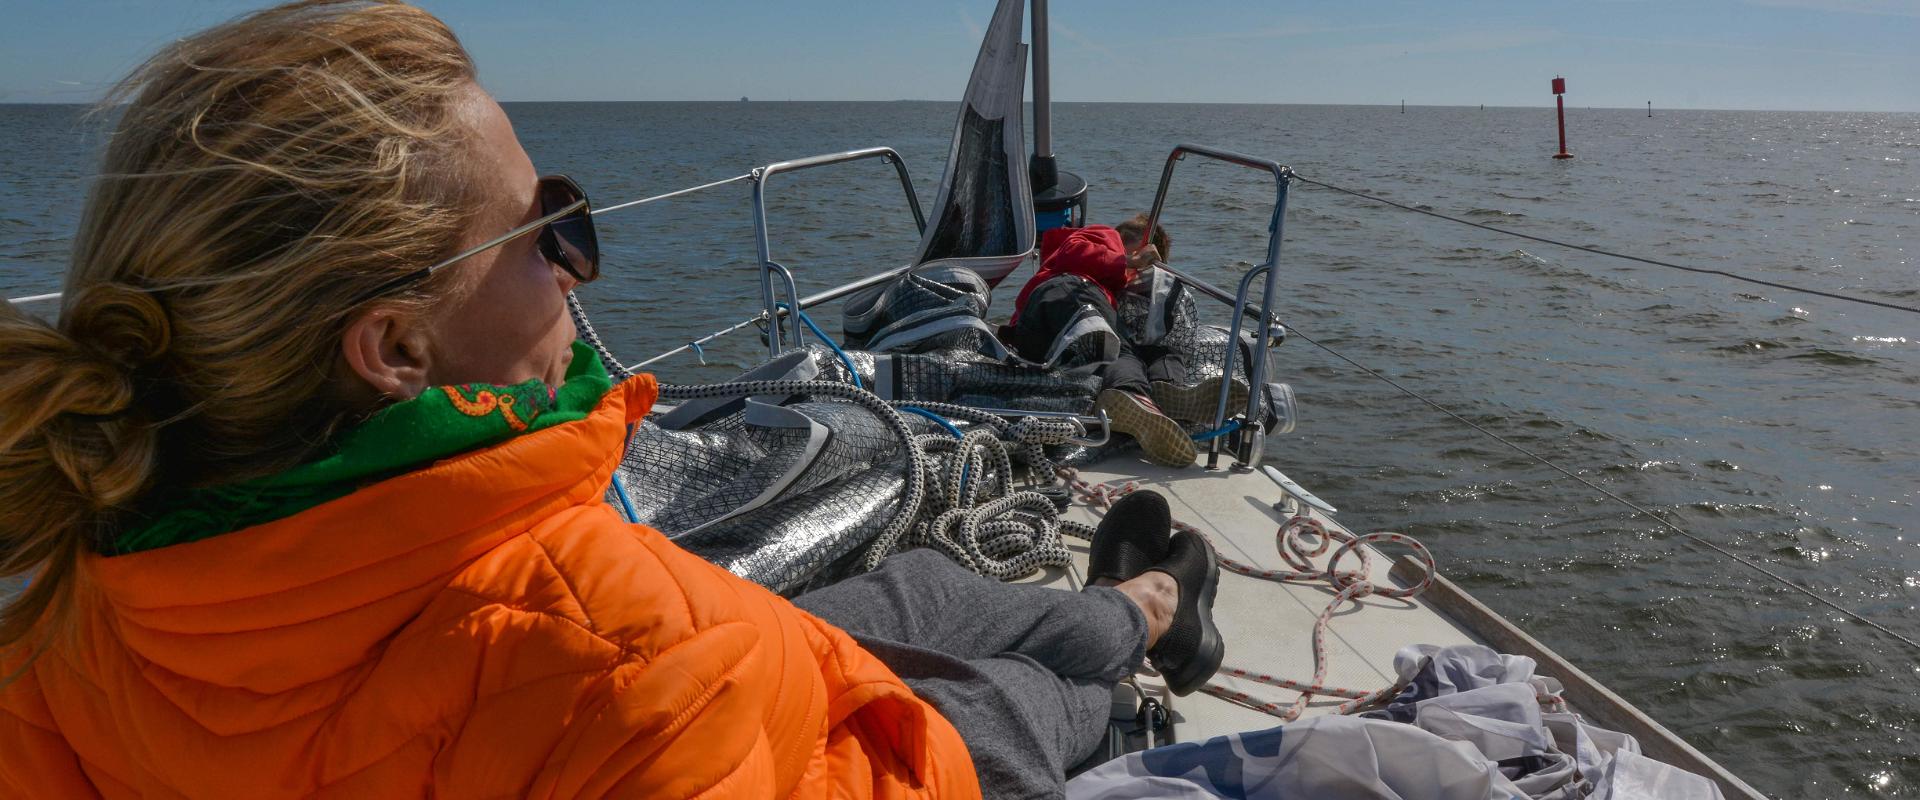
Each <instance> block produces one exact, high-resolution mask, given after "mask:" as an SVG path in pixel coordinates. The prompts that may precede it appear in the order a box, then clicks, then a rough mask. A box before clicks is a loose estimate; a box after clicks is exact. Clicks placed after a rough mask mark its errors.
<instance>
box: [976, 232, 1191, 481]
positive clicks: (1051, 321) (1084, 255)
mask: <svg viewBox="0 0 1920 800" xmlns="http://www.w3.org/2000/svg"><path fill="white" fill-rule="evenodd" d="M1146 228H1147V219H1146V215H1144V214H1142V215H1138V216H1135V217H1134V218H1133V219H1130V220H1127V221H1126V222H1123V223H1120V224H1119V225H1118V226H1115V227H1108V226H1106V225H1088V226H1086V227H1084V228H1055V229H1053V230H1050V231H1047V232H1046V233H1045V234H1043V235H1042V236H1041V239H1040V269H1039V271H1037V272H1035V273H1034V275H1033V278H1032V279H1030V280H1028V281H1027V284H1026V286H1024V287H1021V289H1020V295H1019V297H1017V298H1015V300H1014V309H1013V319H1012V320H1010V321H1009V322H1008V324H1007V327H1006V328H1005V329H1004V336H1003V337H1002V338H1004V339H1006V340H1007V344H1008V345H1009V346H1011V347H1012V348H1013V349H1014V351H1015V352H1016V353H1018V354H1019V355H1020V357H1021V358H1025V359H1027V360H1029V361H1036V362H1040V363H1046V362H1048V361H1049V360H1051V359H1050V357H1051V356H1052V355H1054V354H1053V353H1052V352H1050V351H1051V349H1052V347H1053V345H1054V342H1055V340H1056V339H1058V338H1059V335H1060V333H1061V331H1064V330H1066V329H1067V328H1068V327H1069V326H1071V325H1073V324H1074V323H1075V322H1076V321H1079V320H1082V319H1086V318H1088V317H1089V316H1093V315H1098V316H1100V317H1102V318H1104V319H1105V320H1106V321H1107V325H1108V326H1109V327H1111V328H1113V330H1114V331H1115V332H1116V333H1118V332H1119V331H1120V324H1119V320H1118V317H1117V315H1116V313H1115V310H1114V309H1115V308H1116V307H1117V305H1118V301H1119V298H1120V295H1121V294H1123V293H1124V292H1125V291H1126V290H1127V285H1128V284H1130V283H1132V282H1133V281H1134V279H1135V278H1136V277H1138V276H1139V274H1140V273H1142V272H1145V271H1146V270H1150V269H1153V265H1154V263H1155V262H1157V261H1161V260H1163V259H1165V258H1166V251H1167V247H1168V238H1167V232H1166V230H1164V229H1163V228H1161V227H1160V226H1158V225H1155V226H1154V228H1153V236H1152V237H1151V240H1149V237H1147V236H1146V235H1145V234H1146ZM1100 375H1101V390H1100V395H1099V397H1098V398H1097V399H1096V400H1095V407H1096V408H1097V409H1099V410H1103V411H1105V412H1107V415H1108V417H1109V418H1110V419H1112V420H1113V429H1114V430H1116V431H1119V432H1121V433H1125V434H1127V435H1129V436H1132V437H1133V438H1134V439H1135V440H1136V441H1138V442H1139V443H1140V448H1141V449H1142V450H1143V451H1145V452H1146V456H1147V460H1149V461H1152V462H1154V463H1156V464H1162V465H1165V466H1170V467H1184V466H1189V465H1191V464H1193V459H1194V456H1195V455H1196V451H1195V449H1194V446H1193V440H1192V439H1191V438H1190V437H1188V435H1187V432H1186V431H1185V430H1184V429H1182V428H1181V427H1180V423H1178V422H1175V421H1174V420H1173V419H1172V418H1170V417H1168V416H1167V415H1166V414H1165V413H1163V412H1162V411H1161V410H1160V407H1159V406H1158V405H1156V404H1155V403H1154V401H1153V392H1154V389H1155V387H1156V384H1162V385H1167V386H1177V385H1181V384H1184V383H1185V382H1186V378H1187V368H1186V363H1185V362H1184V361H1182V360H1181V358H1180V356H1179V355H1178V354H1172V353H1167V352H1165V351H1154V350H1151V349H1148V348H1141V347H1138V346H1136V345H1134V344H1132V343H1131V342H1128V341H1127V339H1126V336H1125V335H1121V336H1120V352H1119V354H1118V355H1117V356H1116V357H1115V358H1114V359H1113V360H1112V361H1109V362H1107V363H1105V364H1103V365H1101V367H1100Z"/></svg>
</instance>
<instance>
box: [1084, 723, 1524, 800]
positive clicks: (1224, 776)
mask: <svg viewBox="0 0 1920 800" xmlns="http://www.w3.org/2000/svg"><path fill="white" fill-rule="evenodd" d="M1067 798H1068V800H1146V799H1147V798H1156V799H1157V800H1158V799H1165V798H1176V799H1177V798H1192V799H1193V800H1200V799H1201V798H1274V799H1275V800H1280V799H1281V798H1286V799H1287V800H1296V799H1297V800H1317V798H1341V800H1373V799H1375V798H1378V799H1379V800H1389V799H1391V800H1525V798H1526V794H1524V793H1522V792H1521V791H1520V790H1519V788H1518V787H1515V786H1514V785H1513V782H1512V781H1509V780H1507V778H1506V777H1505V776H1503V775H1501V774H1500V771H1499V770H1498V769H1496V768H1495V767H1494V766H1493V765H1492V764H1490V763H1488V762H1487V760H1486V759H1485V758H1484V757H1482V756H1481V755H1480V753H1479V751H1477V750H1475V749H1473V746H1472V745H1469V744H1465V743H1461V742H1449V741H1447V740H1445V739H1442V738H1440V737H1438V736H1435V735H1433V734H1431V733H1428V732H1426V731H1423V730H1420V729H1419V728H1415V727H1413V726H1411V725H1402V724H1399V723H1395V722H1384V721H1379V720H1368V719H1359V718H1357V717H1336V716H1326V717H1314V718H1312V719H1307V720H1302V721H1300V722H1295V723H1292V724H1289V725H1282V726H1280V727H1277V728H1268V729H1266V730H1263V731H1253V732H1251V733H1236V734H1233V735H1231V736H1220V737H1215V738H1212V739H1208V740H1206V741H1203V742H1184V743H1181V744H1173V745H1167V746H1165V747H1157V748H1154V749H1152V750H1143V751H1140V752H1138V753H1133V754H1131V755H1128V756H1126V757H1124V758H1117V759H1114V760H1112V761H1109V762H1107V763H1105V764H1102V765H1100V766H1098V767H1095V768H1093V769H1091V770H1088V771H1087V772H1084V773H1081V774H1080V775H1079V776H1077V777H1075V778H1074V779H1073V780H1071V781H1068V782H1067Z"/></svg>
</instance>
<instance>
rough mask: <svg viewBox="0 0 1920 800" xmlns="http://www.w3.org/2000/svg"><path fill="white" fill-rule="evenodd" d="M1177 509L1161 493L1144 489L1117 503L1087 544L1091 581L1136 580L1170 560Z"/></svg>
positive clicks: (1088, 572) (1088, 580) (1088, 579)
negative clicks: (1142, 574) (1169, 547)
mask: <svg viewBox="0 0 1920 800" xmlns="http://www.w3.org/2000/svg"><path fill="white" fill-rule="evenodd" d="M1172 532H1173V512H1172V511H1171V510H1169V509H1168V508H1167V498H1165V497H1161V496H1160V493H1159V492H1153V491H1148V490H1145V489H1141V490H1138V491H1135V492H1134V493H1132V494H1129V495H1127V496H1126V497H1122V498H1120V502H1118V503H1114V504H1113V508H1110V509H1108V510H1107V516H1106V517H1105V518H1103V519H1101V520H1100V527H1099V528H1096V529H1095V530H1094V532H1093V543H1092V544H1090V545H1088V546H1087V582H1088V583H1092V582H1093V581H1094V580H1096V579H1099V578H1112V579H1113V580H1116V581H1122V582H1124V581H1129V580H1133V579H1134V578H1135V577H1137V576H1138V575H1139V574H1140V573H1142V572H1146V571H1147V570H1149V569H1152V568H1153V567H1154V566H1155V565H1157V564H1159V563H1160V562H1162V561H1165V560H1167V548H1168V542H1169V541H1170V540H1169V539H1168V535H1169V534H1171V533H1172Z"/></svg>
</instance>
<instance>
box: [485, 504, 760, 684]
mask: <svg viewBox="0 0 1920 800" xmlns="http://www.w3.org/2000/svg"><path fill="white" fill-rule="evenodd" d="M448 591H449V592H450V593H452V594H454V595H457V596H460V597H464V598H467V602H466V603H465V605H466V606H468V613H475V612H477V611H479V610H480V609H483V608H484V609H490V610H491V612H490V613H497V612H500V611H503V610H504V611H510V612H513V613H518V614H534V615H539V616H543V617H549V618H552V619H554V620H555V621H558V622H562V623H564V627H566V628H571V629H573V631H574V632H575V633H576V634H577V635H583V636H588V637H591V638H594V639H598V640H601V641H602V642H605V643H607V644H608V645H611V646H614V647H617V648H619V649H621V650H624V651H629V652H632V653H635V654H636V655H639V656H641V657H643V658H644V657H647V656H648V655H649V654H652V653H656V652H659V651H663V650H665V649H668V648H671V647H673V646H675V645H676V644H678V643H680V642H683V641H685V640H687V639H689V638H691V637H694V636H696V635H699V634H700V633H702V632H704V631H708V630H712V629H715V628H719V627H722V626H726V625H729V624H733V623H750V624H749V627H752V628H757V629H764V628H765V627H766V626H765V624H764V623H767V622H774V623H776V624H778V623H779V620H778V619H777V617H778V616H779V615H778V614H777V611H775V610H774V609H772V608H770V607H771V606H773V605H775V604H778V603H779V602H780V601H779V599H778V598H777V597H775V596H774V595H772V594H771V593H770V592H767V591H766V590H765V589H762V588H761V587H759V586H758V585H755V584H752V583H750V582H748V581H746V580H743V579H741V578H739V577H736V576H734V575H733V574H732V573H729V572H727V571H725V570H723V569H721V568H719V567H716V566H714V565H713V564H711V563H709V562H707V561H705V560H703V559H701V558H699V557H698V556H695V555H693V554H691V553H688V552H686V551H685V550H682V549H680V548H679V547H677V546H675V545H674V544H673V543H672V542H671V541H669V540H668V539H667V538H666V536H665V535H663V534H661V533H660V532H659V531H656V530H654V529H652V528H649V527H647V526H645V525H639V524H634V523H629V522H626V521H625V520H623V519H621V518H620V516H619V514H618V513H617V512H615V511H613V509H612V508H611V507H608V506H606V505H605V504H601V503H595V504H591V505H586V506H578V507H573V508H569V509H566V510H564V511H561V512H559V513H556V514H553V515H552V516H550V517H548V518H547V519H545V520H543V521H542V522H541V523H539V524H537V525H535V526H533V527H532V528H531V529H530V530H528V531H527V532H526V533H525V534H524V535H521V536H517V537H514V538H513V539H510V540H508V541H506V542H504V543H502V544H501V545H500V546H498V547H496V548H494V549H493V550H491V551H489V552H488V553H487V554H486V555H485V556H483V557H482V558H480V559H477V560H476V561H474V562H473V563H472V564H471V565H469V566H468V567H467V568H465V569H464V570H462V571H461V572H460V574H459V575H458V576H456V577H455V579H454V580H453V582H452V583H451V584H450V585H449V586H448ZM781 627H786V626H785V625H781Z"/></svg>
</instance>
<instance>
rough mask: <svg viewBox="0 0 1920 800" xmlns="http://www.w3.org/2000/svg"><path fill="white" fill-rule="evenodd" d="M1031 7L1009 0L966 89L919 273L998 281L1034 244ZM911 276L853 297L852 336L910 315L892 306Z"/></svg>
mask: <svg viewBox="0 0 1920 800" xmlns="http://www.w3.org/2000/svg"><path fill="white" fill-rule="evenodd" d="M1024 10H1025V3H1024V2H1022V0H1000V4H999V5H998V6H997V7H996V8H995V9H994V12H993V19H992V21H990V22H989V23H988V24H987V32H986V36H985V38H983V39H982V40H981V42H980V54H979V55H978V56H977V57H976V58H975V59H974V62H973V74H972V76H971V77H970V78H969V79H968V80H967V91H966V94H965V95H963V96H962V97H961V101H960V116H959V119H958V120H957V121H955V123H954V126H953V143H952V144H951V145H950V146H949V147H948V150H947V167H946V172H945V174H943V175H941V176H940V189H939V192H938V193H937V194H936V195H935V196H934V202H933V206H932V213H931V214H930V215H929V218H928V224H927V229H926V231H925V232H923V233H922V234H921V237H920V247H919V250H918V251H917V252H916V253H915V255H914V259H913V266H914V270H913V272H914V273H915V274H919V275H925V276H928V277H929V278H931V279H932V281H934V282H938V283H950V282H952V277H951V276H953V275H955V274H958V273H963V272H966V273H972V275H974V276H977V279H978V280H979V281H983V282H984V283H985V286H986V288H987V289H988V290H991V289H992V288H993V287H994V286H997V285H999V283H1000V281H1002V280H1004V279H1005V278H1006V277H1007V276H1008V275H1010V274H1012V273H1013V271H1014V270H1015V269H1018V268H1019V267H1020V264H1021V262H1023V261H1025V260H1026V259H1027V256H1028V255H1029V254H1031V253H1032V252H1033V241H1034V231H1033V191H1032V189H1031V188H1030V187H1029V186H1028V184H1027V167H1026V164H1027V141H1026V129H1025V127H1024V126H1023V125H1022V122H1021V121H1022V118H1023V117H1022V115H1023V114H1024V113H1025V104H1024V96H1025V93H1026V75H1027V73H1026V69H1027V47H1026V45H1025V44H1022V43H1021V42H1020V20H1021V12H1022V11H1024ZM909 282H912V278H911V276H908V277H903V278H902V279H901V280H900V281H896V282H892V283H887V284H882V285H880V286H876V287H873V288H872V289H869V290H866V291H864V292H859V293H856V294H853V295H851V296H849V297H848V298H847V301H846V320H845V331H846V335H847V338H848V339H849V340H850V341H852V342H855V343H864V342H867V341H869V340H871V339H874V338H876V334H878V333H880V332H881V331H882V329H894V330H898V329H900V328H901V324H900V323H901V322H902V321H903V318H901V317H898V316H892V315H891V314H892V307H894V306H898V305H900V303H901V301H900V299H899V298H896V297H891V296H889V295H890V293H895V292H898V291H899V284H901V283H909ZM922 283H925V282H924V281H923V282H922ZM916 310H921V309H916ZM988 332H989V333H990V332H991V331H990V329H989V331H988ZM988 338H991V337H990V336H989V337H988Z"/></svg>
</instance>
